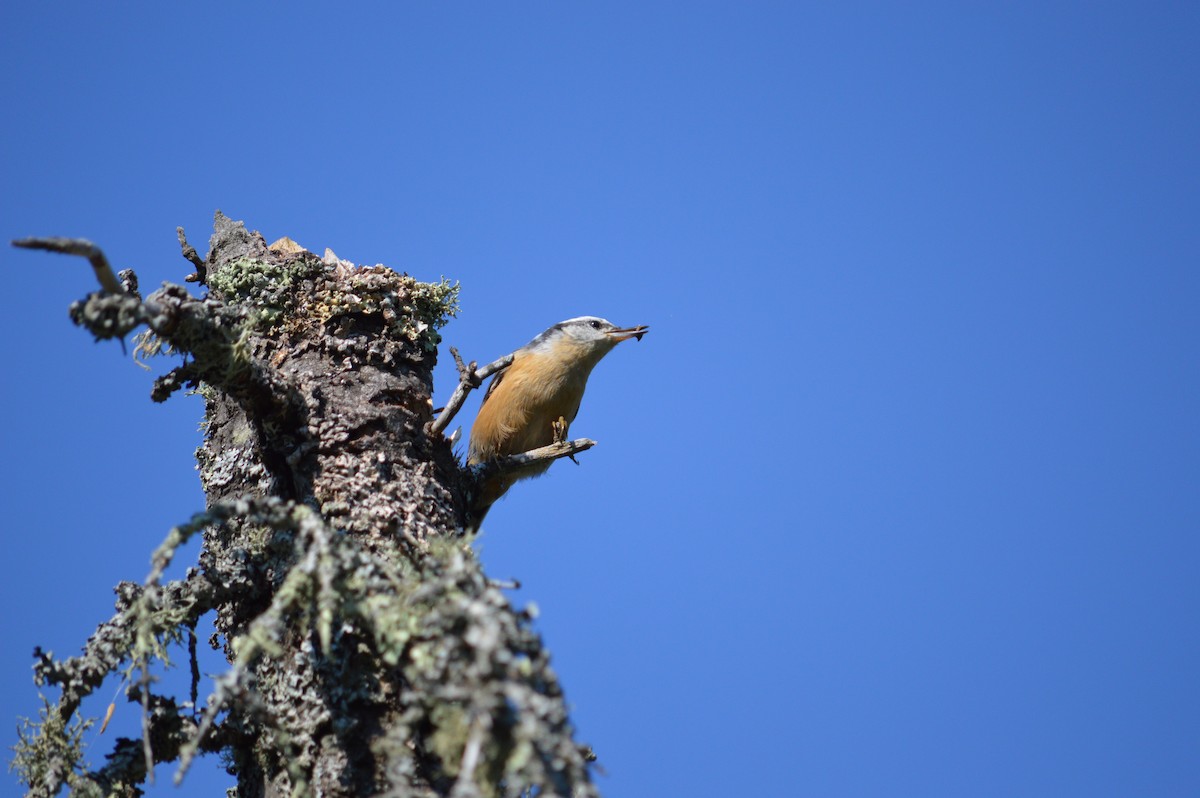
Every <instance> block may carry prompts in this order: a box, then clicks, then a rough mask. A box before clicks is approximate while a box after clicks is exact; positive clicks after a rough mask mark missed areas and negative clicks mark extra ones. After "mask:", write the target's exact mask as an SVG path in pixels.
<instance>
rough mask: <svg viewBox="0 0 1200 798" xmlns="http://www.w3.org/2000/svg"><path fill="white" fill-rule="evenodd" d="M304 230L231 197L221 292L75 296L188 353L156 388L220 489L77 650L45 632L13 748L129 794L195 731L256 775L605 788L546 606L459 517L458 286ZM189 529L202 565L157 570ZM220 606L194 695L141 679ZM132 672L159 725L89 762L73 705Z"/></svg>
mask: <svg viewBox="0 0 1200 798" xmlns="http://www.w3.org/2000/svg"><path fill="white" fill-rule="evenodd" d="M180 238H181V243H183V244H184V249H185V256H188V249H189V248H188V247H187V246H186V241H185V240H184V239H183V236H182V232H181V234H180ZM289 244H290V242H287V243H285V244H284V245H281V246H274V245H273V247H272V248H269V247H268V246H267V244H266V242H265V241H264V239H263V238H262V237H261V236H260V235H258V234H257V233H251V232H249V231H247V230H246V228H245V227H244V226H243V225H242V224H241V223H238V222H233V221H231V220H229V219H227V218H226V217H224V216H223V215H221V214H220V213H218V214H217V219H216V225H215V232H214V235H213V237H212V240H211V242H210V252H209V254H208V256H207V258H205V259H204V261H203V262H201V261H200V260H199V258H198V256H195V254H194V250H193V251H192V253H191V255H190V256H189V260H192V261H193V263H195V264H196V266H197V274H196V275H193V277H192V279H193V281H200V282H203V283H205V284H206V285H207V287H208V289H209V290H208V294H207V296H205V297H203V298H196V297H193V296H192V295H191V294H190V293H189V292H188V291H187V290H186V289H184V288H183V287H181V286H176V285H169V284H168V285H165V286H164V287H163V288H162V289H160V290H159V291H156V292H154V293H153V294H151V295H150V296H148V297H146V298H145V299H144V300H143V299H142V298H141V297H140V296H139V295H138V294H137V290H136V278H135V277H133V275H132V274H129V273H124V272H123V273H122V275H121V277H122V279H123V285H124V287H125V290H124V291H121V292H117V291H113V290H107V291H102V292H98V293H96V294H92V295H91V296H89V297H88V298H87V299H86V300H84V301H82V302H79V303H76V304H75V305H74V306H73V307H72V318H73V319H74V320H75V321H76V323H78V324H80V325H82V326H84V327H86V328H87V329H89V330H90V331H91V332H92V333H93V334H94V335H96V337H97V338H107V337H124V336H125V335H126V334H127V333H129V332H131V331H132V330H134V329H135V328H137V327H139V326H142V325H145V326H147V327H148V328H149V331H148V332H147V333H143V336H142V337H141V339H140V342H139V344H138V349H139V350H140V352H141V353H143V354H156V353H161V352H177V353H181V354H183V355H184V357H185V358H186V362H185V363H184V365H182V366H180V367H178V368H176V369H174V370H172V371H171V372H170V373H168V374H166V375H164V376H163V377H161V378H159V380H158V381H157V382H156V385H155V389H154V392H153V396H154V398H155V399H156V400H160V401H161V400H162V399H165V398H167V397H168V396H169V395H170V394H171V393H173V392H174V391H175V390H177V389H179V388H181V387H190V388H193V389H196V390H198V391H199V392H200V393H202V394H203V395H204V397H205V399H206V400H207V411H206V421H205V424H206V430H207V432H206V437H205V442H204V445H203V447H202V448H201V449H200V450H199V451H198V452H197V458H198V461H199V464H200V475H201V480H202V482H203V485H204V489H205V491H206V493H207V497H208V507H207V510H206V511H205V512H203V513H200V514H197V515H196V516H194V517H193V518H192V520H191V521H190V522H188V523H187V524H184V525H182V526H180V527H178V528H176V529H174V530H172V531H171V534H170V535H169V536H168V538H167V540H166V542H165V543H164V544H163V546H162V547H160V549H159V550H158V551H157V552H156V553H155V557H154V568H153V570H152V572H151V574H150V576H149V577H148V578H147V580H146V583H145V584H144V585H132V584H128V583H126V584H122V585H120V586H118V591H117V592H118V604H117V614H116V615H115V616H114V617H113V618H112V619H111V620H109V621H107V622H106V623H104V624H102V625H101V626H100V628H99V629H98V630H97V631H96V633H95V635H93V637H92V638H91V639H90V640H89V641H88V644H87V646H86V647H85V649H84V652H83V654H82V655H81V656H79V657H75V658H71V659H67V660H55V659H53V658H52V657H50V656H49V655H46V654H42V653H41V652H37V656H38V657H39V662H38V664H37V667H36V673H37V680H38V683H39V684H53V685H58V686H59V687H61V691H62V692H61V697H60V699H59V700H58V702H57V704H50V703H48V704H47V706H46V709H45V711H44V713H43V717H42V719H41V721H40V722H36V723H35V722H28V723H27V727H26V729H25V730H24V731H23V732H22V734H21V740H20V742H19V743H18V746H17V757H16V760H15V762H14V766H15V767H16V768H17V770H18V771H19V773H20V775H21V777H22V778H23V779H24V780H25V782H26V783H27V784H28V786H29V792H30V794H31V795H38V796H45V795H54V794H56V793H57V792H59V791H60V790H61V788H62V787H63V786H69V787H70V788H71V790H72V791H73V792H75V793H78V794H84V795H137V794H140V790H139V787H138V785H139V784H141V783H142V781H143V779H144V778H145V775H146V773H147V768H148V765H149V764H151V763H157V762H162V761H170V760H178V761H180V763H181V767H180V774H181V776H182V774H183V773H184V771H185V770H186V767H187V765H188V763H189V762H190V761H191V759H192V757H194V756H195V755H197V754H198V753H204V752H223V753H224V754H225V755H226V759H227V761H228V762H229V763H230V765H231V770H232V771H233V772H234V773H235V774H236V776H237V784H238V787H237V794H238V795H244V796H277V795H303V794H314V795H324V796H342V795H355V796H357V795H376V794H382V795H392V796H444V795H456V796H473V795H479V796H493V795H495V796H501V795H504V796H519V795H529V794H541V795H550V794H554V795H564V796H567V795H580V796H587V795H593V794H594V788H593V787H592V785H591V783H590V780H589V773H588V768H589V765H588V760H589V759H590V752H588V751H587V749H585V748H583V747H581V746H579V745H578V744H576V743H575V742H574V741H573V740H572V736H571V729H570V726H569V722H568V718H567V714H566V709H565V704H564V700H563V697H562V695H561V692H560V690H559V687H558V683H557V680H556V678H555V676H554V674H553V672H552V671H551V669H550V667H549V664H548V655H547V654H546V652H545V651H544V649H543V648H542V645H541V641H540V640H539V638H538V637H537V635H536V634H534V633H533V632H532V631H531V629H530V626H529V621H530V617H529V616H528V614H527V613H524V612H521V611H517V610H514V609H513V608H512V607H511V606H510V605H509V603H508V601H507V600H506V598H505V597H504V596H503V594H502V593H501V592H500V591H499V589H498V588H497V587H496V586H495V585H493V584H492V583H490V582H489V581H488V580H487V578H486V576H485V575H484V574H483V572H482V570H481V569H480V567H479V564H478V562H477V560H476V559H475V557H474V554H473V552H472V551H471V549H470V548H469V544H468V542H467V541H466V540H465V539H464V538H463V537H462V529H463V528H464V526H469V524H468V523H467V518H466V515H465V513H466V508H467V507H469V506H470V500H471V498H472V493H473V491H474V490H475V489H476V486H477V480H476V478H475V476H474V475H473V474H472V473H471V472H470V471H467V470H464V469H463V468H462V466H461V465H460V464H459V462H458V461H457V459H456V457H455V456H454V454H453V452H452V451H451V448H450V445H449V443H448V442H447V441H446V439H445V438H444V437H443V436H442V435H441V434H433V435H431V434H430V429H429V425H430V423H431V421H432V416H431V407H432V402H431V396H432V369H433V365H434V362H435V359H436V345H437V342H438V340H439V339H438V335H437V332H436V330H437V328H438V327H439V326H440V325H441V324H442V323H444V322H445V320H446V317H447V315H448V314H450V313H452V312H453V303H454V295H455V292H454V288H453V287H451V286H449V285H447V284H445V283H442V284H426V283H419V282H417V281H416V280H414V279H412V278H411V277H408V276H407V275H402V274H398V273H396V272H394V271H392V270H390V269H387V268H385V267H383V266H374V267H356V266H354V265H352V264H349V263H347V262H345V261H340V260H338V259H337V258H336V256H333V255H332V253H327V254H326V257H325V258H319V257H317V256H316V255H314V254H312V253H310V252H306V251H303V250H301V249H299V248H298V247H295V246H290V245H289ZM60 251H65V250H60ZM98 273H99V271H98ZM108 287H109V288H110V289H111V288H112V287H113V286H112V284H111V281H109V284H108ZM193 535H202V536H203V547H202V551H201V555H200V559H199V562H198V564H197V566H196V567H194V568H192V569H190V570H189V571H188V574H187V576H186V577H185V578H184V579H182V580H178V581H173V582H168V583H165V584H164V583H162V579H161V577H162V571H163V569H164V568H165V567H166V564H167V563H168V562H169V561H170V559H171V557H172V556H173V554H174V551H175V549H176V548H177V547H178V546H179V545H180V544H182V543H183V542H184V541H186V540H187V539H188V538H190V537H192V536H193ZM210 612H211V613H214V615H215V626H216V628H217V630H218V634H217V635H216V636H215V637H214V644H215V645H219V646H221V647H223V649H224V652H225V654H226V656H227V657H228V659H229V662H230V669H229V671H228V672H227V673H225V674H224V675H223V676H222V677H220V678H219V679H218V680H217V681H216V685H215V687H214V689H213V690H212V692H211V694H210V695H209V696H207V700H206V701H205V700H204V697H203V696H201V700H200V701H199V702H198V705H199V706H200V707H206V708H204V709H203V710H202V711H201V710H198V709H196V708H192V707H190V706H189V703H190V702H189V701H187V700H186V699H176V698H173V697H170V696H163V695H158V694H155V693H154V692H153V691H152V684H153V683H152V680H151V679H150V678H149V677H150V675H151V673H152V671H153V669H154V667H155V663H156V661H157V660H160V659H161V658H162V657H163V656H164V654H165V653H166V650H167V648H168V647H170V646H173V645H186V646H189V647H190V650H191V651H192V652H193V653H192V658H193V661H194V646H195V645H196V641H195V634H194V629H195V626H196V623H197V621H198V619H199V618H201V617H202V616H204V615H206V614H207V613H210ZM122 672H123V673H126V674H127V675H128V676H129V677H130V683H131V687H130V688H129V691H128V693H129V698H130V700H131V701H134V702H136V703H137V704H140V705H141V711H142V713H143V718H144V720H143V731H144V736H143V739H141V740H126V739H120V740H117V741H116V743H115V745H114V748H113V751H112V753H110V754H109V755H108V760H107V763H106V765H105V766H104V767H102V768H100V769H98V770H95V771H88V770H86V769H84V768H82V766H81V765H80V763H81V761H82V744H81V740H82V732H83V730H84V729H86V728H87V726H88V724H89V723H90V721H89V720H88V719H83V718H79V717H78V709H79V703H80V701H81V700H82V699H83V698H84V697H85V696H87V695H88V694H89V693H91V692H92V691H94V690H95V689H96V688H97V687H99V686H100V684H101V682H102V680H103V679H104V678H105V676H107V675H109V674H111V673H122ZM195 679H196V680H197V681H198V675H197V676H196V677H195ZM194 690H195V685H193V691H194ZM194 700H195V698H194V697H193V701H194ZM93 758H94V757H93Z"/></svg>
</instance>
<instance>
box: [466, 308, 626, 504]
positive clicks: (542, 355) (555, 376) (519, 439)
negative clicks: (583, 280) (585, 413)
mask: <svg viewBox="0 0 1200 798" xmlns="http://www.w3.org/2000/svg"><path fill="white" fill-rule="evenodd" d="M648 329H649V327H646V326H644V325H642V326H638V327H617V326H616V325H615V324H613V323H612V322H610V321H606V320H605V319H600V318H597V317H595V316H580V317H579V318H577V319H567V320H566V321H563V322H559V323H558V324H555V325H554V326H553V327H551V328H550V329H548V330H546V331H545V332H544V333H542V334H541V335H539V336H538V337H536V338H534V339H533V340H532V341H530V342H529V343H528V344H526V345H525V346H523V347H521V348H520V349H518V350H517V351H516V352H514V353H513V361H512V365H510V366H509V367H508V368H507V369H505V370H504V371H501V372H500V373H499V374H497V375H496V376H495V377H493V378H492V382H491V384H489V385H488V389H487V393H485V394H484V396H483V405H482V407H480V408H479V415H478V416H476V418H475V425H474V426H473V427H472V428H471V444H470V447H469V448H468V451H467V462H468V463H470V464H472V465H474V464H477V463H486V462H488V461H489V460H495V459H496V458H498V457H503V456H505V455H510V454H521V453H522V452H527V451H529V450H531V449H537V448H538V447H540V446H548V445H549V444H551V443H553V442H554V441H555V436H556V434H557V435H560V436H562V437H563V438H565V436H566V434H567V428H568V427H569V426H570V424H571V422H572V421H574V420H575V414H576V413H578V412H579V403H580V401H581V400H582V399H583V389H584V388H586V387H587V380H588V375H590V374H591V373H592V369H593V368H595V366H596V364H597V363H599V362H600V359H601V358H602V357H604V356H605V355H607V354H608V353H609V352H610V351H612V348H613V347H615V346H616V345H617V344H619V343H620V342H621V341H626V340H628V339H630V338H637V339H638V340H639V341H640V340H641V338H642V336H643V335H645V334H646V330H648ZM560 419H561V422H560ZM556 430H557V432H556ZM549 467H550V463H548V462H547V463H541V464H538V465H533V466H529V467H528V468H524V469H522V470H520V471H516V472H509V473H506V474H503V475H501V476H497V477H494V478H492V479H490V480H488V481H486V482H484V484H483V485H482V486H481V487H480V495H479V498H478V500H477V501H476V503H475V507H474V509H473V516H474V521H475V525H476V526H477V525H478V524H479V522H480V521H482V520H483V516H484V514H486V513H487V511H488V508H489V507H491V506H492V503H493V502H495V501H496V500H497V499H499V498H500V497H501V496H503V495H504V493H505V491H507V490H508V489H509V488H510V487H512V485H513V483H515V482H517V481H518V480H521V479H527V478H529V477H535V476H538V475H539V474H542V473H544V472H545V471H546V469H548V468H549Z"/></svg>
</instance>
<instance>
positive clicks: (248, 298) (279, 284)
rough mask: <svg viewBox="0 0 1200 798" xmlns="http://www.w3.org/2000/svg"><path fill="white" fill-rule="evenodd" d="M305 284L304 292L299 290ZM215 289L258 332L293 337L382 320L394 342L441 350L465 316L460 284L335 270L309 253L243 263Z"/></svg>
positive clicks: (381, 270)
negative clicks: (449, 328) (447, 330)
mask: <svg viewBox="0 0 1200 798" xmlns="http://www.w3.org/2000/svg"><path fill="white" fill-rule="evenodd" d="M302 282H307V283H311V285H305V286H304V290H297V289H298V287H299V284H300V283H302ZM208 284H209V287H210V288H211V289H212V291H213V292H214V293H215V294H216V295H217V296H219V297H221V298H222V299H223V300H224V301H225V302H226V303H236V304H238V305H239V306H241V307H242V308H243V309H245V310H246V311H247V313H248V314H249V318H250V320H251V326H252V327H253V328H254V329H256V330H261V331H268V332H274V331H277V330H280V329H282V330H284V331H287V332H289V333H291V334H293V335H298V334H301V333H303V332H304V331H306V330H307V329H308V328H310V327H311V326H314V325H315V326H324V325H328V324H329V323H330V322H332V321H334V320H336V319H338V318H339V317H347V318H349V317H355V316H359V317H370V316H380V317H381V318H382V321H383V322H384V325H383V326H384V328H385V329H386V330H387V331H388V332H389V333H390V334H391V335H392V336H394V337H396V338H400V339H404V340H408V341H414V342H416V341H422V342H423V343H424V344H425V345H426V348H433V347H436V346H437V343H438V342H439V340H440V339H439V337H438V336H437V333H436V331H437V330H438V329H439V328H441V327H442V326H443V325H445V324H446V322H447V321H449V319H450V318H451V317H453V316H454V315H456V314H457V312H458V284H457V283H451V282H450V281H449V280H446V279H445V278H442V279H440V280H439V281H438V282H436V283H424V282H421V281H419V280H417V279H415V278H413V277H411V276H409V275H407V274H402V273H399V272H396V271H393V270H392V269H389V268H387V267H386V266H382V265H377V266H359V267H348V266H346V265H330V264H327V263H325V262H323V261H322V260H320V259H319V258H317V256H315V255H313V254H312V253H311V252H302V253H298V254H295V255H292V256H289V257H287V258H285V259H283V260H282V261H280V262H269V261H262V260H250V259H241V260H237V261H233V262H232V263H229V264H227V265H225V266H223V267H222V268H221V269H219V270H216V271H214V272H212V273H210V276H209V280H208Z"/></svg>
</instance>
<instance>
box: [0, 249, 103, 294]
mask: <svg viewBox="0 0 1200 798" xmlns="http://www.w3.org/2000/svg"><path fill="white" fill-rule="evenodd" d="M12 244H13V246H14V247H21V248H22V249H44V250H48V251H49V252H61V253H62V254H64V255H78V256H80V257H83V258H87V259H88V261H89V262H90V263H91V264H92V270H93V271H95V272H96V279H97V280H99V281H100V287H101V288H103V289H104V290H105V291H107V292H108V293H110V294H123V293H125V288H124V287H123V286H122V285H121V281H120V280H118V279H117V275H116V274H115V273H113V270H112V266H109V265H108V258H106V257H104V252H103V251H102V250H101V249H100V247H98V246H96V245H95V244H93V243H92V242H91V241H88V240H87V239H86V238H62V237H58V236H55V237H51V238H18V239H17V240H16V241H13V242H12Z"/></svg>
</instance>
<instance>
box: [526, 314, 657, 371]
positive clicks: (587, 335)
mask: <svg viewBox="0 0 1200 798" xmlns="http://www.w3.org/2000/svg"><path fill="white" fill-rule="evenodd" d="M649 329H650V328H649V327H647V326H646V325H644V324H640V325H638V326H637V327H618V326H617V325H615V324H613V323H612V322H611V321H608V320H607V319H602V318H599V317H598V316H579V317H578V318H574V319H567V320H566V321H560V322H559V323H558V324H555V325H554V326H553V327H551V328H550V329H548V330H546V331H545V332H544V333H542V334H541V335H539V336H538V337H537V338H534V339H533V340H532V341H530V342H529V346H528V347H527V349H530V350H533V351H537V352H546V353H549V352H550V351H551V350H559V351H562V350H570V351H575V352H577V353H578V355H579V356H580V357H584V358H586V359H589V360H593V361H595V360H599V359H600V358H602V357H604V355H606V354H608V352H609V351H610V350H611V349H612V348H613V347H614V346H616V345H617V344H619V343H621V342H622V341H628V340H629V339H630V338H637V339H638V340H639V341H640V340H641V338H642V336H643V335H645V334H646V331H647V330H649Z"/></svg>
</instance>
